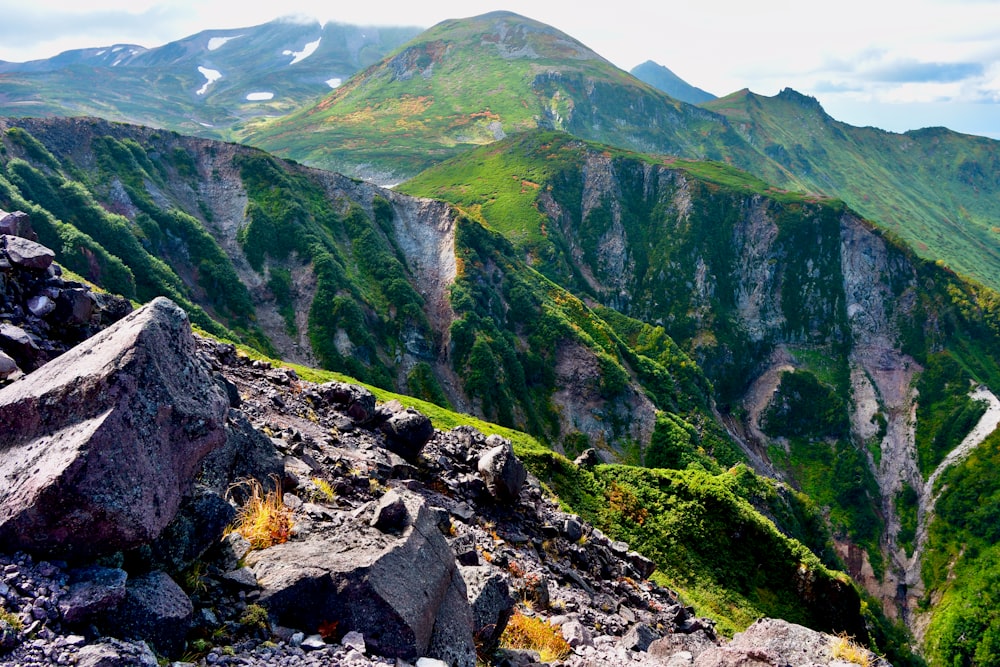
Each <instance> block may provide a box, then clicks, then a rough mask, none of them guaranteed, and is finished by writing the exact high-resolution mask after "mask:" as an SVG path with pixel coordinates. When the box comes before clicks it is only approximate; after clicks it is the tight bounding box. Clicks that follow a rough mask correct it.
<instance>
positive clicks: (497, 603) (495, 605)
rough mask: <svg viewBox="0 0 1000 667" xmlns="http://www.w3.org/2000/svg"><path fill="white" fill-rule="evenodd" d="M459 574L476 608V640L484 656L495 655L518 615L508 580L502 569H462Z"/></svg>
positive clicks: (477, 567)
mask: <svg viewBox="0 0 1000 667" xmlns="http://www.w3.org/2000/svg"><path fill="white" fill-rule="evenodd" d="M459 572H461V574H462V579H464V580H465V589H466V592H467V595H468V599H469V604H470V605H471V606H472V618H473V627H474V631H475V635H476V640H477V641H478V642H479V643H480V645H481V646H482V647H483V651H484V653H487V654H489V653H492V652H493V651H495V650H496V648H497V644H498V643H499V641H500V635H502V634H503V631H504V630H505V629H506V628H507V621H509V620H510V617H511V614H512V613H513V611H514V599H513V598H512V597H511V596H510V587H509V586H508V584H507V578H506V576H505V575H504V574H503V573H502V572H501V571H500V570H499V569H497V568H493V567H488V566H476V567H460V568H459Z"/></svg>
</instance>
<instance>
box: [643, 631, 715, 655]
mask: <svg viewBox="0 0 1000 667" xmlns="http://www.w3.org/2000/svg"><path fill="white" fill-rule="evenodd" d="M716 646H718V642H716V641H715V640H714V639H712V638H711V637H709V635H707V634H706V633H704V632H693V633H690V634H682V633H670V634H668V635H665V636H664V637H662V638H660V639H657V640H656V641H654V642H653V643H652V644H650V645H649V648H648V649H646V650H647V652H648V653H649V654H650V655H651V656H654V657H656V658H659V659H661V660H662V659H664V658H668V657H670V656H672V655H674V654H675V653H682V652H683V653H687V654H689V655H690V656H691V659H692V660H693V659H694V658H697V657H698V656H699V655H701V654H702V653H704V652H705V651H707V650H708V649H710V648H715V647H716Z"/></svg>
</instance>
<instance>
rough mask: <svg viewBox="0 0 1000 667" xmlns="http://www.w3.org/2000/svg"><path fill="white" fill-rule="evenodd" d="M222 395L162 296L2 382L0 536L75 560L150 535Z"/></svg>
mask: <svg viewBox="0 0 1000 667" xmlns="http://www.w3.org/2000/svg"><path fill="white" fill-rule="evenodd" d="M227 407H228V400H227V398H226V395H225V392H224V391H223V390H222V389H221V388H220V387H219V386H218V385H217V384H216V383H215V382H214V381H213V380H212V377H211V375H210V374H209V371H208V369H207V368H206V367H205V365H204V364H203V363H202V362H201V361H199V359H198V357H197V356H196V354H195V345H194V339H193V338H192V336H191V330H190V325H189V323H188V319H187V316H186V315H185V313H184V311H183V310H181V309H180V308H178V307H177V306H176V305H174V304H173V303H172V302H171V301H169V300H167V299H164V298H159V299H156V300H155V301H153V302H152V303H150V304H148V305H146V306H145V307H143V308H141V309H139V310H137V311H136V312H134V313H133V314H132V315H130V316H128V317H126V318H125V319H123V320H121V321H120V322H118V323H117V324H115V325H114V326H112V327H110V328H108V329H106V330H105V331H103V332H101V333H100V334H98V335H96V336H94V337H93V338H91V339H89V340H87V341H85V342H83V343H81V344H80V345H78V346H77V347H75V348H73V349H72V350H70V351H69V352H67V353H66V354H64V355H62V356H60V357H58V358H56V359H54V360H53V361H51V362H49V363H48V364H46V365H45V366H43V367H41V368H39V369H38V370H37V371H35V372H34V373H31V374H29V375H27V376H25V377H24V378H22V379H20V380H18V381H16V382H14V383H12V384H10V385H8V386H6V387H4V388H3V389H0V424H3V425H4V426H3V437H2V438H0V479H2V480H4V481H3V484H0V544H4V545H5V546H6V547H7V548H9V549H24V550H26V551H30V552H35V553H39V554H43V555H45V556H58V557H60V558H65V559H70V560H75V559H87V558H93V557H95V556H100V555H103V554H109V553H113V552H115V551H121V550H127V549H130V548H133V547H135V546H138V545H141V544H146V543H148V542H150V541H152V540H153V539H155V538H156V537H157V535H159V534H160V532H161V531H162V530H163V528H164V527H165V526H166V525H167V524H168V523H169V522H170V521H171V519H173V518H174V514H175V513H176V511H177V508H178V507H179V505H180V503H181V498H182V496H183V494H184V492H185V491H186V490H187V489H188V488H189V487H190V485H191V482H192V479H193V476H194V473H195V472H196V470H197V468H198V463H199V462H200V461H201V459H202V458H203V457H204V456H205V454H207V453H208V452H209V451H211V450H212V449H213V448H215V447H217V446H219V445H220V444H222V443H223V442H224V440H225V438H226V431H225V419H226V410H227Z"/></svg>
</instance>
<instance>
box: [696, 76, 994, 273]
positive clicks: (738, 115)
mask: <svg viewBox="0 0 1000 667" xmlns="http://www.w3.org/2000/svg"><path fill="white" fill-rule="evenodd" d="M705 107H706V108H707V109H711V110H712V111H716V112H718V113H721V114H723V115H725V116H726V117H727V118H729V119H730V121H732V123H733V126H734V127H735V128H737V129H738V130H739V132H740V133H741V134H742V135H743V137H744V138H745V140H746V141H747V143H749V144H750V145H752V146H754V148H755V149H757V150H759V151H760V153H761V154H762V155H763V156H766V157H767V158H768V159H771V160H774V161H775V162H777V163H778V164H780V165H781V166H782V167H783V168H784V169H785V170H787V173H789V174H791V176H792V177H793V179H794V180H790V181H789V182H787V183H781V182H780V181H778V182H777V183H778V184H780V185H783V186H784V187H795V184H796V182H797V183H801V184H804V185H805V186H806V187H807V188H808V189H809V190H812V191H815V192H823V193H825V194H828V195H832V196H836V197H839V198H841V199H843V200H844V201H845V202H847V203H848V204H849V205H850V206H851V207H852V208H854V209H855V210H857V211H859V212H860V213H862V214H863V215H865V216H866V217H868V218H870V219H872V220H875V221H877V222H878V223H879V224H880V225H882V226H884V227H885V228H887V229H889V230H891V231H892V232H893V233H894V234H898V235H899V236H900V238H902V239H904V240H905V241H906V242H907V243H909V244H910V245H912V246H913V247H914V248H915V249H916V251H917V252H918V253H919V254H920V255H921V256H923V257H926V258H929V259H933V260H938V259H940V260H941V261H942V262H944V263H945V264H946V265H947V266H949V267H951V268H952V269H954V270H955V271H958V272H960V273H963V274H966V275H968V276H971V277H973V278H975V279H977V280H980V281H982V282H983V283H985V284H987V285H989V286H991V287H993V288H994V289H1000V142H998V141H995V140H993V139H986V138H984V137H975V136H970V135H966V134H959V133H957V132H952V131H951V130H947V129H945V128H940V127H939V128H926V129H923V130H914V131H911V132H906V133H905V134H895V133H892V132H886V131H883V130H879V129H876V128H872V127H853V126H851V125H847V124H846V123H841V122H839V121H837V120H834V119H833V118H831V117H830V116H829V115H827V113H826V112H825V111H824V110H823V108H822V107H821V106H820V105H819V103H818V102H817V101H816V100H815V99H814V98H812V97H807V96H805V95H801V94H799V93H797V92H795V91H793V90H790V89H786V90H784V91H782V92H781V93H780V94H778V95H776V96H774V97H764V96H762V95H756V94H754V93H751V92H749V91H745V90H744V91H740V92H738V93H734V94H732V95H729V96H728V97H724V98H722V99H719V100H716V101H714V102H709V103H707V104H705ZM752 171H756V170H752Z"/></svg>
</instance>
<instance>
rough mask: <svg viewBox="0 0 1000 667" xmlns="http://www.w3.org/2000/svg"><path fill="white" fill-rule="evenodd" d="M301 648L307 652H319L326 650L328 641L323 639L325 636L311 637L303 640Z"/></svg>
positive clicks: (316, 635)
mask: <svg viewBox="0 0 1000 667" xmlns="http://www.w3.org/2000/svg"><path fill="white" fill-rule="evenodd" d="M300 646H302V648H304V649H305V650H307V651H318V650H320V649H324V648H326V640H325V639H323V635H318V634H315V635H309V636H308V637H306V638H305V639H303V640H302V643H301V644H300Z"/></svg>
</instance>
